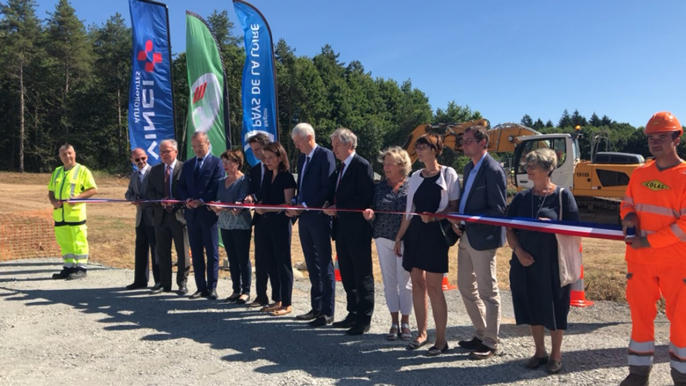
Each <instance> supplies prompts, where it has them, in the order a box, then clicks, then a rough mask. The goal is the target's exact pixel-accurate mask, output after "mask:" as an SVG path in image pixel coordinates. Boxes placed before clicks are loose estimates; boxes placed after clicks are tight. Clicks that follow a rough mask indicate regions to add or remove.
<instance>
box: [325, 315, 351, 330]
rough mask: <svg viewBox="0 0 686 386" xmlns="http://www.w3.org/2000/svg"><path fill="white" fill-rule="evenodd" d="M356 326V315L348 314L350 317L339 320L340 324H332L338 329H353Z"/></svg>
mask: <svg viewBox="0 0 686 386" xmlns="http://www.w3.org/2000/svg"><path fill="white" fill-rule="evenodd" d="M355 324H356V322H355V315H354V314H348V316H346V317H345V319H343V320H339V321H338V322H334V323H333V324H331V326H333V327H336V328H351V327H353V326H354V325H355Z"/></svg>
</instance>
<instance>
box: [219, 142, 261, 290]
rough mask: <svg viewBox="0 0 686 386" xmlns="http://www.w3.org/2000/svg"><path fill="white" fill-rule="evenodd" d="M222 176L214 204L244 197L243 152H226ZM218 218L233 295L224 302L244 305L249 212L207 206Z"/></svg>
mask: <svg viewBox="0 0 686 386" xmlns="http://www.w3.org/2000/svg"><path fill="white" fill-rule="evenodd" d="M221 159H222V162H223V164H224V171H225V172H226V177H225V178H224V179H222V180H220V181H219V186H218V187H217V197H216V201H221V202H223V203H225V204H233V203H241V202H243V199H244V198H245V196H247V195H248V185H249V184H250V180H249V179H248V177H247V176H246V175H244V174H243V173H242V172H241V168H242V167H243V153H241V151H240V150H227V151H225V152H224V153H222V155H221ZM209 208H211V209H212V210H213V211H214V212H215V213H217V215H218V216H219V230H220V232H221V235H222V241H223V242H224V248H226V255H227V256H228V258H229V269H230V270H231V281H232V282H233V293H232V294H231V296H229V297H228V298H227V299H226V302H227V303H236V304H245V303H247V301H248V299H250V280H251V278H252V267H251V265H250V237H251V233H252V226H251V221H252V219H251V217H250V211H249V210H247V209H229V208H218V207H216V206H210V207H209Z"/></svg>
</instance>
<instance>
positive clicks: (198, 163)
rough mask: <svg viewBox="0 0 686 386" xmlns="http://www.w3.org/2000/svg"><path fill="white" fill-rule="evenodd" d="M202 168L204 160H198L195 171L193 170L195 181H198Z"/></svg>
mask: <svg viewBox="0 0 686 386" xmlns="http://www.w3.org/2000/svg"><path fill="white" fill-rule="evenodd" d="M201 167H202V158H198V159H197V160H196V161H195V170H193V179H196V180H197V179H198V176H199V175H200V168H201Z"/></svg>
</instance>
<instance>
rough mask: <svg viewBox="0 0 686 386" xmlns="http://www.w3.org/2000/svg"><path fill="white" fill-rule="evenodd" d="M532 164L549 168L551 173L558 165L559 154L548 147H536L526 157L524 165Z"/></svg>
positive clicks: (545, 168) (544, 168)
mask: <svg viewBox="0 0 686 386" xmlns="http://www.w3.org/2000/svg"><path fill="white" fill-rule="evenodd" d="M531 164H533V165H536V166H538V167H539V168H541V169H543V170H547V171H548V174H550V173H552V172H553V170H555V168H556V167H557V154H555V151H554V150H552V149H548V148H543V149H536V150H534V151H532V152H530V153H529V154H527V155H526V157H525V158H524V163H523V165H531Z"/></svg>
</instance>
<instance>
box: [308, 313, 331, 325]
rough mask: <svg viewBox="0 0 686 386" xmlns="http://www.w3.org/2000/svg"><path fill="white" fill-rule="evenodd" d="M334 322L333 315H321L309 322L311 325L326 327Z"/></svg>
mask: <svg viewBox="0 0 686 386" xmlns="http://www.w3.org/2000/svg"><path fill="white" fill-rule="evenodd" d="M331 323H333V316H326V315H321V316H319V317H318V318H317V319H315V320H313V321H311V322H309V323H307V324H308V325H309V326H310V327H324V326H327V325H329V324H331Z"/></svg>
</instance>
